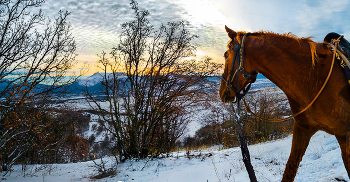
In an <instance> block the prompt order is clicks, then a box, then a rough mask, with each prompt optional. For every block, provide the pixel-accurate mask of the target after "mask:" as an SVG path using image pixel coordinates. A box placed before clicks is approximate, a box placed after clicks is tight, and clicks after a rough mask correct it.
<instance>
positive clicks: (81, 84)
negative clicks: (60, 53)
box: [0, 72, 276, 95]
mask: <svg viewBox="0 0 350 182" xmlns="http://www.w3.org/2000/svg"><path fill="white" fill-rule="evenodd" d="M103 76H104V74H102V73H94V74H93V75H91V76H87V77H86V76H85V77H81V78H80V79H78V80H77V81H76V82H74V83H72V84H70V85H68V87H65V88H62V89H64V90H65V91H66V92H68V94H69V95H83V94H84V92H83V90H84V89H87V90H88V91H89V92H90V93H91V94H95V95H101V94H103V93H101V90H100V89H101V88H102V83H101V82H102V80H103ZM106 76H107V78H112V77H113V75H112V73H107V75H106ZM117 76H118V78H119V79H125V80H126V79H127V77H126V76H125V74H124V73H122V72H120V73H117ZM207 79H208V80H209V81H212V82H218V83H220V82H221V76H211V77H208V78H207ZM6 86H7V84H6V83H0V91H2V90H4V88H5V87H6ZM48 87H49V86H48V85H44V84H40V85H38V88H37V89H36V90H35V92H36V93H38V91H39V89H46V88H48ZM126 87H127V86H125V85H124V84H123V85H120V88H121V89H127V88H126ZM275 87H276V85H275V84H273V83H272V82H271V81H270V80H268V79H267V78H265V77H264V76H263V75H261V74H258V77H257V80H256V82H255V83H254V84H253V85H252V87H251V90H259V89H264V88H275ZM218 89H219V88H218ZM57 92H60V90H58V91H57Z"/></svg>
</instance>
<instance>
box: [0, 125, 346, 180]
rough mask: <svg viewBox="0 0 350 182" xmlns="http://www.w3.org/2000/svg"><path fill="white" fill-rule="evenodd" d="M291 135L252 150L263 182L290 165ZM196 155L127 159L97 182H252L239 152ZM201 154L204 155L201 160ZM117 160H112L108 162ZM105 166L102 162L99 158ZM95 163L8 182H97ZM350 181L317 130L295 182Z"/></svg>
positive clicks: (328, 139) (14, 176)
mask: <svg viewBox="0 0 350 182" xmlns="http://www.w3.org/2000/svg"><path fill="white" fill-rule="evenodd" d="M291 141H292V136H289V137H287V138H284V139H280V140H276V141H272V142H267V143H263V144H257V145H253V146H249V150H250V153H251V158H252V164H253V167H254V169H255V171H256V175H257V178H258V181H280V180H281V178H282V175H283V171H284V168H285V164H286V162H287V159H288V156H289V153H290V147H291ZM191 154H194V155H195V156H196V157H194V158H191V159H188V158H187V157H186V153H185V151H180V152H175V153H172V154H171V157H169V158H163V159H153V160H150V161H147V160H142V161H127V162H125V163H123V164H120V165H118V170H117V171H118V173H117V174H116V175H115V176H113V177H107V178H104V179H101V180H95V181H125V182H127V181H128V182H131V181H143V182H182V181H186V182H187V181H188V182H191V181H202V182H207V181H209V182H212V181H215V182H216V181H221V182H224V181H243V182H245V181H249V178H248V174H247V172H246V171H245V167H244V164H243V162H242V160H241V153H240V149H239V148H231V149H225V150H220V151H218V150H217V149H215V148H211V149H206V150H202V151H194V152H192V153H191ZM199 154H201V155H200V156H199ZM104 160H105V161H112V158H104ZM96 161H97V162H100V160H96ZM91 166H93V163H92V162H91V161H89V162H81V163H71V164H53V165H48V166H46V168H45V169H42V170H39V169H37V168H38V167H40V166H27V170H26V171H27V173H29V174H27V176H26V177H23V172H22V170H21V168H22V166H15V167H14V171H12V172H11V174H10V175H7V176H5V177H2V180H4V181H5V179H6V181H18V182H22V181H30V182H39V181H65V182H69V181H94V180H91V179H90V177H91V176H92V175H96V174H97V171H96V169H95V168H94V167H91ZM336 179H338V180H346V181H348V180H349V177H348V176H347V173H346V170H345V168H344V165H343V162H342V159H341V154H340V148H339V145H338V143H337V141H336V139H335V137H334V136H332V135H328V134H327V133H325V132H318V133H316V134H315V136H314V137H313V138H312V139H311V142H310V145H309V147H308V149H307V151H306V154H305V156H304V158H303V161H302V162H301V165H300V168H299V170H298V174H297V176H296V180H295V181H327V182H328V181H337V180H336Z"/></svg>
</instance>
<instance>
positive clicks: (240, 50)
mask: <svg viewBox="0 0 350 182" xmlns="http://www.w3.org/2000/svg"><path fill="white" fill-rule="evenodd" d="M248 34H249V33H246V34H245V35H244V36H243V38H242V44H239V42H238V41H237V43H236V45H235V47H234V50H235V52H234V56H233V61H232V65H231V70H230V75H229V77H228V78H227V80H225V78H224V74H222V79H223V80H224V81H225V83H226V85H227V90H226V97H228V98H229V99H231V94H230V91H229V89H231V90H232V91H233V92H234V93H235V95H236V98H237V99H236V100H235V101H231V102H232V103H235V102H238V103H239V102H240V100H241V99H242V98H243V97H244V96H245V95H246V93H247V92H248V91H249V89H250V87H251V84H252V83H254V82H255V80H256V77H257V74H251V73H248V72H246V71H245V70H244V68H243V65H244V64H243V63H244V55H243V54H244V41H245V38H246V37H247V35H248ZM341 37H342V36H340V37H339V38H338V39H333V40H332V43H333V44H334V45H335V46H334V47H335V48H334V53H333V59H332V64H331V68H330V70H329V73H328V76H327V78H326V80H325V82H324V83H323V85H322V87H321V89H320V91H319V92H318V93H317V95H316V96H315V98H314V99H313V100H312V101H311V102H310V104H309V105H308V106H306V107H305V108H304V109H303V110H300V111H299V112H298V113H296V114H293V115H292V116H289V117H286V118H281V119H267V118H262V117H260V116H259V115H257V114H255V113H253V112H252V111H251V109H250V107H249V105H248V104H247V103H246V102H245V100H244V106H245V108H246V111H247V112H248V113H250V114H252V115H253V116H255V117H257V118H259V119H261V120H266V121H270V122H281V121H285V120H288V119H291V118H294V117H296V116H298V115H299V114H301V113H303V112H304V111H306V110H307V109H309V108H310V107H311V105H312V104H313V103H314V102H315V101H316V99H317V98H318V96H319V95H320V94H321V93H322V91H323V89H324V88H325V86H326V84H327V83H328V80H329V78H330V76H331V73H332V70H333V66H334V60H335V54H336V52H337V44H338V42H339V41H340V38H341ZM237 55H238V58H237V65H238V66H237V69H236V70H235V71H234V72H233V69H234V63H235V59H236V57H237ZM239 72H241V73H242V74H243V77H244V78H245V79H246V80H248V82H249V83H248V85H247V86H246V87H245V88H244V89H243V93H242V94H241V93H240V90H239V88H240V86H239V79H238V73H239ZM235 77H237V89H238V90H236V89H235V88H234V87H233V84H234V83H233V82H234V79H235Z"/></svg>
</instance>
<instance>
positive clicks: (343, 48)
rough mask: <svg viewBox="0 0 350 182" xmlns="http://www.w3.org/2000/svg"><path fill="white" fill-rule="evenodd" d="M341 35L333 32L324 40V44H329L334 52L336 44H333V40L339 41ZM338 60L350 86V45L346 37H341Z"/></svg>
mask: <svg viewBox="0 0 350 182" xmlns="http://www.w3.org/2000/svg"><path fill="white" fill-rule="evenodd" d="M340 36H341V35H339V34H338V33H335V32H331V33H329V34H327V35H326V37H325V38H324V42H325V43H328V44H329V45H330V50H331V51H332V52H333V51H334V48H335V47H334V46H335V45H334V44H333V43H332V39H338V38H339V37H340ZM336 59H337V61H338V62H339V64H340V66H341V67H342V69H343V71H344V73H345V76H346V79H347V80H348V83H349V84H350V62H349V60H350V43H349V41H347V40H346V39H345V38H344V37H341V38H340V40H339V42H338V46H337V52H336Z"/></svg>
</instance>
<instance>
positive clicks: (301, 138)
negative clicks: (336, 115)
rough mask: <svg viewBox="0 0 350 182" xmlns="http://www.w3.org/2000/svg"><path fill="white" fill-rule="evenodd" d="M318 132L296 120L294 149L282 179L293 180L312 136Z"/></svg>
mask: <svg viewBox="0 0 350 182" xmlns="http://www.w3.org/2000/svg"><path fill="white" fill-rule="evenodd" d="M315 133H316V130H314V129H311V128H306V127H300V126H298V125H297V122H295V124H294V127H293V141H292V150H291V152H290V155H289V159H288V162H287V165H286V169H285V171H284V174H283V178H282V181H285V182H287V181H288V182H289V181H293V180H294V178H295V175H296V173H297V170H298V167H299V164H300V162H301V160H302V158H303V156H304V154H305V151H306V148H307V146H308V145H309V141H310V138H311V137H312V135H314V134H315Z"/></svg>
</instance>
